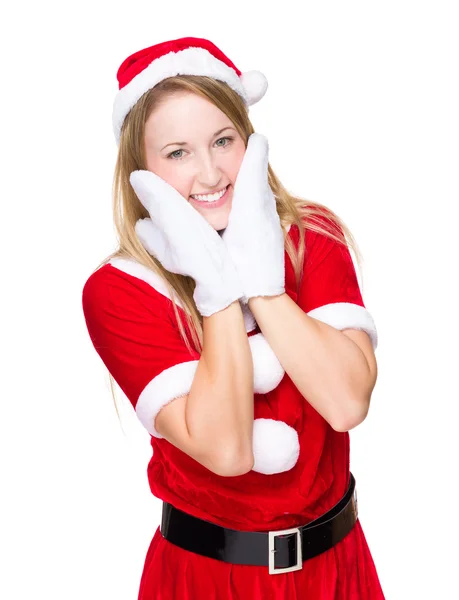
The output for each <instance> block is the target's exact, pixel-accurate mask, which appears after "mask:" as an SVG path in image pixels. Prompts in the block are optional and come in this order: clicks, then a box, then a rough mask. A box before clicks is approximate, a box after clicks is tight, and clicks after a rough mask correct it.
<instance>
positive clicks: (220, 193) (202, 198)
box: [190, 184, 230, 202]
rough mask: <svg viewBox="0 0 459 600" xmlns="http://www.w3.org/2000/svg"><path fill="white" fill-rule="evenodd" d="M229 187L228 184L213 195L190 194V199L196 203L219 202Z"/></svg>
mask: <svg viewBox="0 0 459 600" xmlns="http://www.w3.org/2000/svg"><path fill="white" fill-rule="evenodd" d="M229 185H230V184H228V185H227V186H226V187H224V188H223V189H221V190H220V191H218V192H215V193H213V194H192V195H191V196H190V198H191V199H192V200H195V201H197V202H217V200H220V198H222V197H223V196H224V194H225V192H226V191H227V189H228V188H229Z"/></svg>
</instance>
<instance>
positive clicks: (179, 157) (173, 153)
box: [167, 137, 234, 160]
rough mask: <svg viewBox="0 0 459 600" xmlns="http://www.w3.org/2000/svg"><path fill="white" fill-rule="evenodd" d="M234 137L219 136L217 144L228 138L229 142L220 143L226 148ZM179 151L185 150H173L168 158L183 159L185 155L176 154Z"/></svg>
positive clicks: (221, 146)
mask: <svg viewBox="0 0 459 600" xmlns="http://www.w3.org/2000/svg"><path fill="white" fill-rule="evenodd" d="M233 139H234V138H232V137H222V138H219V139H218V140H217V141H216V142H215V143H216V144H217V142H221V141H222V140H227V141H228V143H227V144H224V145H222V144H220V145H219V147H220V148H226V146H229V145H230V144H231V142H232V141H233ZM177 152H183V150H174V151H173V152H171V153H170V154H168V155H167V158H170V159H171V160H182V158H183V155H180V156H176V154H177Z"/></svg>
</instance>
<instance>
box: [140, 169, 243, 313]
mask: <svg viewBox="0 0 459 600" xmlns="http://www.w3.org/2000/svg"><path fill="white" fill-rule="evenodd" d="M129 180H130V182H131V185H132V187H133V188H134V191H135V193H136V195H137V197H138V198H139V200H140V202H141V203H142V204H143V206H144V207H145V208H146V210H147V211H148V213H149V214H150V217H151V218H146V219H139V220H138V221H137V223H136V226H135V231H136V233H137V236H138V238H139V239H140V241H141V243H142V245H143V246H144V247H145V249H146V250H147V252H149V253H150V254H151V255H153V256H155V257H156V258H157V259H158V260H159V262H160V263H161V264H162V265H163V266H164V267H165V268H166V269H167V270H168V271H171V272H172V273H177V274H180V275H187V276H189V277H192V278H193V279H194V280H195V282H196V288H195V290H194V295H193V297H194V300H195V302H196V307H197V309H198V311H199V312H200V314H201V315H202V316H204V317H208V316H210V315H212V314H213V313H216V312H218V311H220V310H223V309H224V308H226V307H227V306H229V305H230V304H232V303H233V302H234V301H236V300H239V299H240V298H241V297H242V296H243V293H244V290H243V287H242V283H241V281H240V279H239V276H238V273H237V271H236V268H235V266H234V264H233V261H232V260H231V257H230V255H229V253H228V251H227V249H226V246H225V243H224V242H223V240H222V239H221V237H220V236H219V234H218V233H217V231H215V229H214V228H213V227H212V226H211V225H210V224H209V223H208V222H207V221H206V220H205V218H204V217H203V216H202V215H200V214H199V213H198V211H197V210H195V209H194V208H193V207H192V206H191V205H190V203H189V202H188V201H187V200H186V198H184V197H183V196H182V195H181V194H180V193H179V192H178V191H177V190H176V189H175V188H174V187H172V186H171V185H169V184H168V183H167V182H166V181H164V179H161V177H159V176H158V175H156V174H155V173H153V172H151V171H143V170H142V171H133V172H132V173H131V175H130V178H129Z"/></svg>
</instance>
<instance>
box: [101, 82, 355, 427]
mask: <svg viewBox="0 0 459 600" xmlns="http://www.w3.org/2000/svg"><path fill="white" fill-rule="evenodd" d="M180 93H193V94H198V95H199V96H202V97H204V98H206V99H207V100H209V101H210V102H212V103H213V104H214V105H215V106H217V107H218V108H219V109H220V110H221V111H222V112H224V113H225V115H227V117H228V118H229V119H230V120H231V121H232V123H233V124H234V127H235V128H236V129H237V131H238V132H239V134H240V135H241V137H242V138H243V140H244V142H245V145H246V146H247V140H248V138H249V136H250V135H251V134H252V133H253V132H254V128H253V126H252V123H251V121H250V119H249V116H248V112H247V109H246V107H245V105H244V103H243V101H242V99H241V97H240V96H239V94H237V93H236V92H235V91H234V90H232V89H231V88H230V87H229V86H228V85H227V84H226V83H224V82H221V81H218V80H216V79H213V78H211V77H205V76H197V75H177V76H175V77H169V78H167V79H164V80H163V81H161V82H160V83H158V84H157V85H155V86H154V87H153V88H152V89H150V90H149V91H147V92H146V93H145V94H144V95H143V96H142V97H141V98H140V99H139V100H138V101H137V103H136V104H135V105H134V107H133V108H132V109H131V110H130V112H129V113H128V115H127V116H126V118H125V120H124V123H123V126H122V129H121V135H120V142H119V149H118V156H117V161H116V165H115V172H114V179H113V219H114V224H115V228H116V232H117V236H118V248H117V249H116V250H115V251H114V252H113V253H112V254H110V255H109V256H107V257H106V258H105V259H104V260H103V261H102V262H101V263H100V264H99V265H98V266H97V267H96V269H95V270H97V269H98V268H100V267H101V266H103V265H104V264H106V263H108V262H109V260H110V259H112V258H114V257H123V258H132V259H134V260H136V261H137V262H138V263H140V264H142V265H144V266H145V267H148V268H149V269H152V270H153V271H154V272H156V273H157V274H158V275H160V276H161V277H162V278H163V280H164V281H165V283H166V287H167V289H168V291H169V295H170V297H171V299H172V300H173V309H174V313H175V316H176V320H177V325H178V328H179V331H180V334H181V336H182V338H183V340H184V342H185V344H186V346H187V348H188V349H191V348H193V349H194V350H196V351H197V352H199V353H200V352H201V350H202V316H201V315H200V313H199V312H198V310H197V308H196V304H195V302H194V298H193V292H194V288H195V282H194V280H193V279H192V278H191V277H187V276H183V275H177V274H175V273H171V272H170V271H167V270H166V269H165V268H164V267H163V266H162V265H161V263H160V262H159V261H158V260H157V259H156V258H155V257H153V256H151V255H150V254H149V253H148V252H147V251H146V250H145V248H144V247H143V246H142V244H141V242H140V241H139V239H138V237H137V235H136V233H135V224H136V222H137V220H138V219H141V218H145V217H149V214H148V213H147V211H146V210H145V208H144V207H143V206H142V204H141V203H140V201H139V200H138V198H137V196H136V194H135V192H134V190H133V188H132V186H131V184H130V182H129V175H130V173H131V172H132V171H134V170H137V169H146V152H145V137H144V136H145V123H146V121H147V119H148V117H149V116H150V115H151V113H152V112H153V111H154V110H155V108H156V107H157V106H158V105H159V103H161V102H164V101H167V98H168V97H170V96H171V95H173V94H180ZM268 181H269V185H270V187H271V189H272V191H273V194H274V196H275V198H276V204H277V211H278V214H279V217H280V221H281V225H282V227H283V228H284V237H285V249H286V252H287V254H288V256H289V258H290V260H291V262H292V266H293V269H294V273H295V278H296V284H297V286H298V285H299V281H300V277H301V272H302V265H303V260H304V253H305V240H304V236H305V232H306V229H309V230H311V231H315V232H318V233H322V234H324V235H326V236H328V237H330V238H332V239H333V240H335V241H336V242H337V243H340V244H344V245H347V246H348V247H350V248H351V249H352V251H353V252H354V254H355V256H356V258H357V262H358V266H359V268H361V254H360V251H359V249H358V246H357V243H356V241H355V239H354V237H353V236H352V233H351V232H350V230H349V229H348V227H347V226H346V225H345V223H344V222H343V221H342V220H341V219H340V218H339V217H338V215H336V214H335V213H334V212H333V211H331V210H330V209H329V208H327V207H326V206H324V205H323V204H320V203H318V202H312V201H309V200H306V199H303V198H301V197H298V196H294V195H292V194H290V193H289V192H288V191H287V189H286V188H285V187H284V186H283V185H282V183H281V182H280V180H279V179H278V177H277V176H276V175H275V173H274V171H273V169H272V168H271V166H270V165H269V164H268ZM323 217H326V218H328V219H329V220H330V221H331V227H330V228H324V227H323V221H322V220H321V219H322V218H323ZM288 225H297V227H298V229H299V233H300V237H299V246H298V251H297V250H296V249H295V246H294V244H293V242H292V240H291V239H290V237H289V236H287V234H286V227H287V226H288ZM346 238H347V239H348V242H347V241H346ZM177 297H178V298H179V299H180V301H181V304H182V306H183V307H184V309H185V311H184V312H185V319H186V321H187V325H188V327H189V331H190V333H191V339H189V338H188V336H187V334H186V331H185V328H184V325H183V323H182V321H181V318H179V312H178V310H177V306H176V303H175V300H176V298H177ZM109 378H110V386H111V391H112V396H113V398H114V401H115V407H116V409H117V412H118V407H117V404H116V397H115V394H114V385H113V384H114V379H113V377H112V375H111V374H110V373H109ZM118 416H119V413H118Z"/></svg>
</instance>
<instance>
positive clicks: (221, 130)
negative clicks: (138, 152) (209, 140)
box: [160, 127, 236, 152]
mask: <svg viewBox="0 0 459 600" xmlns="http://www.w3.org/2000/svg"><path fill="white" fill-rule="evenodd" d="M226 129H232V130H233V131H236V130H235V129H234V127H223V129H219V130H218V131H216V132H215V133H214V135H213V136H212V137H215V136H217V135H220V133H222V132H223V131H225V130H226ZM186 144H187V142H171V143H170V144H166V145H165V146H163V147H162V148H161V150H160V152H162V151H163V150H164V148H167V147H168V146H175V145H177V146H185V145H186Z"/></svg>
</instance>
